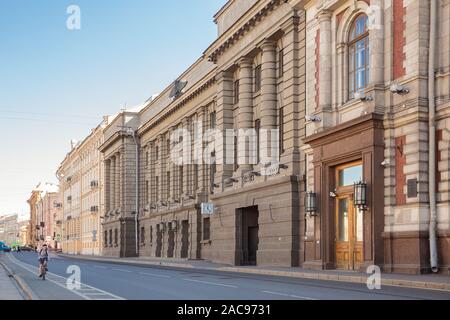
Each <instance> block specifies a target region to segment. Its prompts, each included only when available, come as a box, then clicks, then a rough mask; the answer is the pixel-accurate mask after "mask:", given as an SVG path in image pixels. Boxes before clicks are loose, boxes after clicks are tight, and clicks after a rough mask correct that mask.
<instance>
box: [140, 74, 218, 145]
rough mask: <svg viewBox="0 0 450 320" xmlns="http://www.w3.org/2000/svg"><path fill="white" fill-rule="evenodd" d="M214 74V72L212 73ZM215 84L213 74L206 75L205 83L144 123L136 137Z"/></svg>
mask: <svg viewBox="0 0 450 320" xmlns="http://www.w3.org/2000/svg"><path fill="white" fill-rule="evenodd" d="M213 72H215V71H213ZM215 82H216V77H215V74H213V75H212V76H211V75H208V78H207V80H206V81H204V82H203V83H202V84H201V85H200V86H199V87H197V88H196V89H194V90H192V92H190V93H189V94H185V95H184V97H182V98H179V99H177V100H176V103H174V104H172V106H171V105H169V106H168V107H167V108H166V109H164V110H163V111H162V112H161V113H159V114H158V115H156V116H155V117H154V118H153V119H151V120H150V121H148V122H147V123H145V124H144V125H143V126H142V127H141V128H140V129H139V130H138V135H139V136H141V135H143V134H145V133H146V132H148V131H149V130H150V129H152V128H154V127H156V126H157V125H158V124H160V123H161V122H162V121H164V120H166V119H167V118H168V117H170V116H171V115H172V114H174V113H175V112H176V111H178V110H179V109H181V108H182V107H183V106H184V105H186V104H187V103H188V102H190V101H192V100H193V99H195V98H196V97H197V96H199V95H200V94H201V93H202V92H204V91H205V90H207V89H208V88H210V87H211V86H212V85H214V84H215Z"/></svg>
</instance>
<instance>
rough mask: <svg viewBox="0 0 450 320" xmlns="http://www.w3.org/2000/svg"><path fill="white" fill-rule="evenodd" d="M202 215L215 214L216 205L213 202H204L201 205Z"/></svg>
mask: <svg viewBox="0 0 450 320" xmlns="http://www.w3.org/2000/svg"><path fill="white" fill-rule="evenodd" d="M201 211H202V214H213V213H214V204H212V203H211V202H203V203H202V204H201Z"/></svg>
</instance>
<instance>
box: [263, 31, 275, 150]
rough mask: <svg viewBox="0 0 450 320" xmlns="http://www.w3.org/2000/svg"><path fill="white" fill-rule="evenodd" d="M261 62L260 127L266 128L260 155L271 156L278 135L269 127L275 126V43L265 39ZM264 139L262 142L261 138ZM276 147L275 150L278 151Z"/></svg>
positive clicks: (273, 127)
mask: <svg viewBox="0 0 450 320" xmlns="http://www.w3.org/2000/svg"><path fill="white" fill-rule="evenodd" d="M261 49H262V64H261V77H262V82H261V129H263V130H267V133H266V134H263V135H262V136H261V138H260V144H261V147H260V150H261V156H262V157H267V158H269V157H272V156H274V155H272V146H275V144H276V143H278V136H272V132H271V129H276V128H277V112H278V108H277V57H276V53H277V43H276V42H275V41H272V40H266V41H265V42H264V43H263V44H262V46H261ZM262 139H264V140H266V141H264V143H263V140H262ZM278 149H279V148H277V150H275V152H277V153H278Z"/></svg>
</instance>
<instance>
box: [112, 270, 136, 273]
mask: <svg viewBox="0 0 450 320" xmlns="http://www.w3.org/2000/svg"><path fill="white" fill-rule="evenodd" d="M111 270H113V271H119V272H127V273H131V271H130V270H124V269H111Z"/></svg>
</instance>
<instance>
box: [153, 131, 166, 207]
mask: <svg viewBox="0 0 450 320" xmlns="http://www.w3.org/2000/svg"><path fill="white" fill-rule="evenodd" d="M157 141H158V142H157V145H158V162H159V165H158V167H157V168H156V171H157V175H158V177H159V178H158V184H157V185H156V186H155V189H156V190H157V192H156V193H157V197H156V201H157V202H158V201H162V200H164V192H165V190H164V185H165V184H164V181H165V179H166V177H165V176H164V169H163V168H164V164H163V161H164V160H163V159H164V139H163V136H162V135H159V136H158V138H157ZM155 182H156V179H155Z"/></svg>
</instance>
